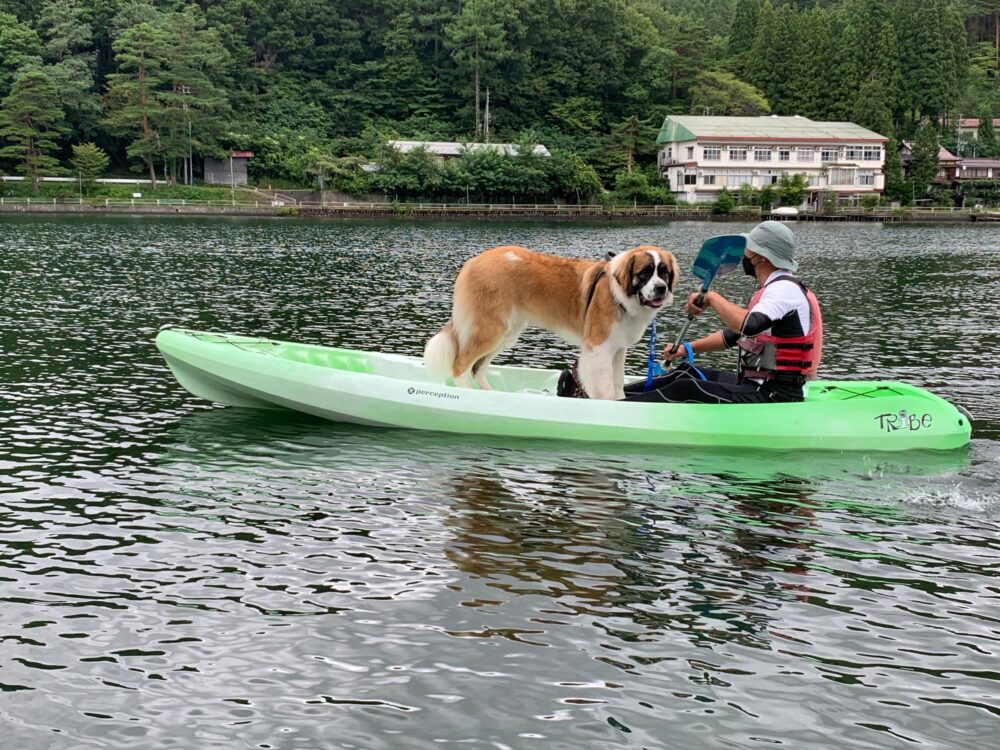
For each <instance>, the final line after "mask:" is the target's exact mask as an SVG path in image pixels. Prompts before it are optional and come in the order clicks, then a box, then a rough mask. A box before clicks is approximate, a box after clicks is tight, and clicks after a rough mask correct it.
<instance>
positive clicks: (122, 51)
mask: <svg viewBox="0 0 1000 750" xmlns="http://www.w3.org/2000/svg"><path fill="white" fill-rule="evenodd" d="M113 48H114V51H115V55H116V61H117V63H118V71H119V72H118V73H114V74H112V75H109V76H108V93H107V108H108V116H107V118H106V119H105V121H104V124H105V125H106V126H107V127H108V129H109V130H110V131H111V132H112V133H115V134H116V135H121V136H124V137H126V138H131V140H130V142H129V144H128V146H127V148H126V153H127V154H128V155H129V156H131V157H133V158H138V159H140V160H141V161H142V163H143V164H145V165H146V169H147V171H148V173H149V179H150V182H151V183H152V186H153V189H154V190H155V189H156V160H157V159H158V158H159V157H160V156H162V154H163V151H164V144H163V139H162V138H161V136H160V132H159V125H160V124H161V122H162V119H163V114H164V110H165V109H166V106H165V103H164V101H163V91H164V88H165V86H166V84H167V76H166V70H165V69H166V66H167V58H168V57H169V54H170V40H169V38H168V36H167V34H166V33H165V32H164V31H163V29H162V28H161V26H160V25H159V24H157V23H155V22H149V21H143V22H142V23H138V24H136V25H134V26H129V27H127V28H125V29H123V30H122V31H121V32H120V33H119V34H118V36H117V37H116V38H115V41H114V44H113Z"/></svg>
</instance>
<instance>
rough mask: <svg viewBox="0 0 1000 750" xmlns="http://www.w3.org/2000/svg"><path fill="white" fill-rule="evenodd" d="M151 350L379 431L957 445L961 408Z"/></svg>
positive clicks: (241, 351) (240, 352)
mask: <svg viewBox="0 0 1000 750" xmlns="http://www.w3.org/2000/svg"><path fill="white" fill-rule="evenodd" d="M156 345H157V347H158V348H159V350H160V352H161V353H162V354H163V357H164V359H166V362H167V364H168V365H169V367H170V369H171V371H173V374H174V376H175V377H176V378H177V380H178V381H179V382H180V384H181V385H182V386H184V388H186V389H187V390H188V391H190V392H191V393H193V394H194V395H195V396H198V397H200V398H203V399H207V400H209V401H214V402H217V403H220V404H226V405H229V406H242V407H251V408H270V409H275V408H279V409H293V410H296V411H300V412H305V413H308V414H313V415H316V416H319V417H323V418H326V419H331V420H336V421H342V422H351V423H355V424H363V425H374V426H379V427H400V428H409V429H417V430H435V431H442V432H451V433H465V434H479V435H499V436H507V437H519V438H541V439H549V440H579V441H593V442H601V443H633V444H651V445H664V446H668V445H674V446H678V445H684V446H713V447H740V448H765V449H773V450H792V449H797V450H858V451H889V450H907V449H916V448H921V449H952V448H959V447H961V446H963V445H965V444H967V443H968V442H969V437H970V434H971V429H972V426H971V424H970V420H969V418H968V416H967V415H966V414H964V413H963V412H961V411H959V410H958V409H957V408H956V407H955V406H953V405H952V404H950V403H948V402H947V401H945V400H944V399H942V398H940V397H938V396H935V395H934V394H932V393H930V392H928V391H925V390H923V389H921V388H917V387H915V386H911V385H907V384H905V383H899V382H892V381H821V380H817V381H813V382H811V383H810V384H809V386H808V392H807V396H806V400H805V401H803V402H801V403H793V404H726V405H721V406H717V405H708V404H648V403H626V402H621V401H587V400H579V399H566V398H559V397H557V396H555V388H556V382H557V381H558V378H559V371H558V370H536V369H531V368H527V367H493V368H491V373H490V383H491V385H492V386H493V388H494V389H495V390H492V391H484V390H474V389H468V388H457V387H454V386H452V385H450V384H445V383H441V382H437V381H433V380H431V379H430V378H429V377H428V375H427V374H426V372H425V371H424V367H423V363H422V362H421V361H420V359H418V358H416V357H406V356H402V355H398V354H379V353H376V352H365V351H356V350H352V349H337V348H333V347H325V346H314V345H308V344H296V343H290V342H284V341H273V340H270V339H264V338H253V337H250V336H238V335H229V334H219V333H206V332H201V331H192V330H186V329H180V328H167V329H164V330H162V331H160V333H159V334H158V335H157V337H156Z"/></svg>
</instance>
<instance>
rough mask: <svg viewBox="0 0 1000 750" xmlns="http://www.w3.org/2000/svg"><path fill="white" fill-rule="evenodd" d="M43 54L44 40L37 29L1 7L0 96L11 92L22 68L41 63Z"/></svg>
mask: <svg viewBox="0 0 1000 750" xmlns="http://www.w3.org/2000/svg"><path fill="white" fill-rule="evenodd" d="M41 55H42V42H41V40H40V39H39V38H38V34H37V33H36V32H35V30H34V29H33V28H31V27H30V26H29V25H28V24H26V23H22V22H21V21H19V20H18V19H17V16H15V15H13V14H12V13H6V12H4V11H3V9H2V8H0V98H2V97H4V96H7V94H8V93H9V92H10V87H11V86H12V85H13V83H14V78H16V77H17V74H18V72H19V71H20V70H21V69H22V68H25V67H29V66H35V67H37V66H39V65H41Z"/></svg>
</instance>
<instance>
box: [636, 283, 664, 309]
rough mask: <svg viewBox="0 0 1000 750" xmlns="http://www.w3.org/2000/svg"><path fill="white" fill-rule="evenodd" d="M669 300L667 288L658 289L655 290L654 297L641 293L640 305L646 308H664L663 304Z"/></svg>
mask: <svg viewBox="0 0 1000 750" xmlns="http://www.w3.org/2000/svg"><path fill="white" fill-rule="evenodd" d="M666 299H667V288H666V287H665V286H664V287H663V288H660V287H656V288H655V289H654V294H653V296H652V297H647V296H646V295H644V294H643V293H642V292H639V303H640V304H641V305H643V306H644V307H653V308H657V307H663V303H664V302H665V301H666Z"/></svg>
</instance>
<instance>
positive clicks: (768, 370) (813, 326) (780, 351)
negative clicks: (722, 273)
mask: <svg viewBox="0 0 1000 750" xmlns="http://www.w3.org/2000/svg"><path fill="white" fill-rule="evenodd" d="M776 281H791V282H794V283H796V284H798V285H799V288H800V289H801V290H802V293H803V294H805V296H806V300H807V301H808V302H809V330H808V331H807V332H806V333H805V334H804V335H802V336H781V335H778V334H776V333H775V329H779V328H780V325H779V323H780V321H774V323H773V324H772V326H771V333H759V334H757V335H756V336H743V337H741V338H740V340H739V342H738V345H739V347H740V372H741V374H742V375H743V377H745V378H753V379H756V380H770V379H772V378H775V377H782V376H791V377H801V378H802V379H804V380H812V379H814V378H815V377H816V370H817V369H818V368H819V363H820V360H821V359H822V357H823V315H822V313H821V312H820V309H819V301H818V300H817V299H816V295H815V294H813V293H812V290H810V289H808V288H807V287H806V285H805V284H803V283H802V282H801V281H799V280H798V279H796V278H794V277H793V276H786V275H781V276H778V277H776V278H774V279H771V280H770V281H768V282H767V283H766V284H764V286H762V287H761V288H760V289H758V290H757V291H756V292H754V295H753V297H751V298H750V304H749V305H748V306H747V310H748V311H749V312H753V309H754V307H756V305H757V303H758V302H760V298H761V297H762V296H763V295H764V290H765V289H766V288H767V287H768V286H770V285H771V284H773V283H774V282H776Z"/></svg>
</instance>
